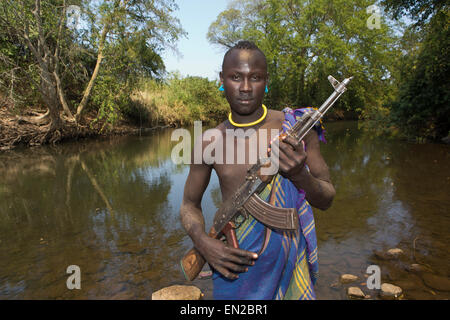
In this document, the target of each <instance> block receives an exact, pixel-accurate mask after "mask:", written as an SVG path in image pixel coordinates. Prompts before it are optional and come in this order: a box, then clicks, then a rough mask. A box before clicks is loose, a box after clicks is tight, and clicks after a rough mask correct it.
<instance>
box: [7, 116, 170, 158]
mask: <svg viewBox="0 0 450 320" xmlns="http://www.w3.org/2000/svg"><path fill="white" fill-rule="evenodd" d="M38 113H39V112H37V111H30V112H28V114H27V115H24V116H18V115H16V114H13V113H12V112H10V111H9V110H7V109H6V108H1V109H0V151H5V150H11V149H14V148H16V147H33V146H40V145H46V144H57V143H61V142H66V141H77V140H81V139H88V138H95V139H98V138H107V137H112V136H120V135H135V134H143V133H148V132H151V131H153V130H157V129H162V128H168V127H170V125H162V126H154V127H151V128H143V127H140V126H136V125H135V124H133V123H131V122H129V121H126V120H120V121H118V123H117V124H115V125H114V126H108V125H105V123H102V122H96V123H94V122H93V120H94V119H95V116H94V115H86V116H85V118H84V121H83V122H82V123H78V124H76V123H74V122H65V123H64V126H63V127H62V128H61V129H59V130H57V131H55V132H53V133H51V134H49V131H48V125H42V124H34V123H31V122H28V121H26V120H25V118H26V116H32V115H36V114H38Z"/></svg>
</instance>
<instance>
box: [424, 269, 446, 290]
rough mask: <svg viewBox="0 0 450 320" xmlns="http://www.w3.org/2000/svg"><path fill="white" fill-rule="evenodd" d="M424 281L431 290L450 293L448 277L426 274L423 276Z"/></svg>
mask: <svg viewBox="0 0 450 320" xmlns="http://www.w3.org/2000/svg"><path fill="white" fill-rule="evenodd" d="M422 279H423V282H425V284H426V285H427V286H428V287H430V288H433V289H436V290H439V291H450V279H449V278H447V277H443V276H438V275H435V274H432V273H424V274H422Z"/></svg>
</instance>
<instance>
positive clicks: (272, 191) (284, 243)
mask: <svg viewBox="0 0 450 320" xmlns="http://www.w3.org/2000/svg"><path fill="white" fill-rule="evenodd" d="M311 110H312V108H303V109H297V110H295V111H293V110H292V109H290V108H285V109H284V110H283V112H284V113H285V121H284V123H283V132H285V131H287V130H289V129H290V128H291V127H292V126H293V125H294V124H295V122H296V121H297V120H298V119H299V117H301V116H302V114H303V113H304V112H305V111H311ZM315 129H316V131H317V133H318V135H319V139H320V140H321V141H323V142H325V139H324V129H323V126H322V125H321V124H320V123H318V124H317V125H316V127H315ZM259 196H260V197H261V199H263V200H265V201H267V202H269V203H271V204H272V205H275V206H277V207H282V208H296V209H297V212H298V216H299V222H300V223H299V230H297V231H283V230H276V229H270V228H267V227H265V226H264V225H263V224H262V223H260V222H259V221H257V220H256V219H254V218H253V217H252V216H251V215H249V217H248V219H246V220H245V221H244V222H243V223H242V224H241V225H240V226H239V227H238V228H237V229H236V236H237V239H238V242H239V247H240V248H241V249H244V250H248V251H252V252H256V253H258V255H259V257H258V259H257V260H256V263H255V265H254V266H249V267H248V269H249V270H248V272H243V273H239V278H238V279H236V280H229V279H227V278H225V277H223V276H222V275H221V274H220V273H218V272H217V271H215V270H213V271H214V273H213V278H212V279H213V297H214V299H230V300H245V299H247V300H274V299H275V300H282V299H286V300H310V299H315V298H316V296H315V293H314V287H313V285H314V284H315V281H316V279H317V276H318V266H319V265H318V260H317V238H316V232H315V224H314V216H313V211H312V208H311V206H310V205H309V203H308V202H307V201H306V199H305V192H304V191H303V190H299V189H297V188H296V187H295V186H294V184H293V183H292V182H290V181H289V180H288V179H286V178H283V177H282V176H281V175H279V174H277V175H276V176H275V177H274V178H273V180H272V182H271V183H270V184H268V185H267V187H266V188H265V189H264V190H263V191H262V192H261V194H260V195H259Z"/></svg>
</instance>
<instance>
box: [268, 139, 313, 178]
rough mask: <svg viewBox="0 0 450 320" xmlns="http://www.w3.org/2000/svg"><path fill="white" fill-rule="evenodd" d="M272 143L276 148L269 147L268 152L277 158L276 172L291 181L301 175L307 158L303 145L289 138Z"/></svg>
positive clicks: (301, 142)
mask: <svg viewBox="0 0 450 320" xmlns="http://www.w3.org/2000/svg"><path fill="white" fill-rule="evenodd" d="M274 143H275V144H278V148H276V147H272V146H271V148H270V152H272V153H273V155H274V156H275V157H278V166H279V170H278V172H279V173H280V174H281V175H282V176H283V177H285V178H288V179H290V180H292V178H294V177H296V176H298V175H299V174H300V173H301V171H302V170H303V168H304V166H305V162H306V158H307V155H306V152H305V144H304V142H303V141H297V140H296V139H294V138H293V137H290V136H284V137H283V138H282V139H281V140H277V141H275V142H274ZM277 149H278V150H277Z"/></svg>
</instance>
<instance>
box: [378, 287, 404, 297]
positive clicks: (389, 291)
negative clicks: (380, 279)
mask: <svg viewBox="0 0 450 320" xmlns="http://www.w3.org/2000/svg"><path fill="white" fill-rule="evenodd" d="M402 292H403V290H402V288H400V287H398V286H394V285H393V284H390V283H383V284H382V285H381V298H383V299H397V298H400V296H401V295H402Z"/></svg>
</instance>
